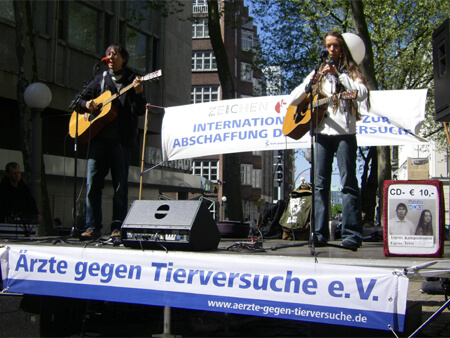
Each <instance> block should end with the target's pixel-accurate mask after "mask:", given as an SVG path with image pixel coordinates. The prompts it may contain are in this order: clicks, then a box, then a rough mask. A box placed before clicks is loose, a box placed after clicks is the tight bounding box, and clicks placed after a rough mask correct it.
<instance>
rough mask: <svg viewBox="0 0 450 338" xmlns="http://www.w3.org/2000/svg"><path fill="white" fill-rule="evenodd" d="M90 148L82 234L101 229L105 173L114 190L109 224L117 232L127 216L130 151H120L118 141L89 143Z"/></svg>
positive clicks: (101, 140)
mask: <svg viewBox="0 0 450 338" xmlns="http://www.w3.org/2000/svg"><path fill="white" fill-rule="evenodd" d="M90 147H91V148H90V152H89V159H88V163H87V185H86V230H88V229H95V230H100V229H101V228H102V227H103V224H102V190H103V187H104V186H105V177H106V175H108V172H109V170H111V178H112V184H113V188H114V196H113V221H114V222H113V223H114V224H117V226H116V227H115V228H117V229H119V228H120V225H121V224H122V222H123V220H124V219H125V216H126V215H127V212H128V167H129V164H130V159H131V149H130V148H127V147H122V146H121V145H120V144H119V142H118V141H115V140H109V139H101V138H97V139H95V140H93V141H92V143H91V145H90ZM113 230H114V229H113Z"/></svg>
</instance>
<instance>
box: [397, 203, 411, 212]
mask: <svg viewBox="0 0 450 338" xmlns="http://www.w3.org/2000/svg"><path fill="white" fill-rule="evenodd" d="M400 207H402V208H403V209H405V210H406V212H408V207H407V206H406V204H405V203H399V204H397V208H395V211H397V210H398V209H399V208H400Z"/></svg>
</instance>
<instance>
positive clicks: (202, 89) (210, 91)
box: [191, 86, 219, 103]
mask: <svg viewBox="0 0 450 338" xmlns="http://www.w3.org/2000/svg"><path fill="white" fill-rule="evenodd" d="M218 100H219V86H194V87H192V91H191V103H204V102H213V101H218Z"/></svg>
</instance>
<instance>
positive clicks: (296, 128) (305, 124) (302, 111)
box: [282, 90, 358, 140]
mask: <svg viewBox="0 0 450 338" xmlns="http://www.w3.org/2000/svg"><path fill="white" fill-rule="evenodd" d="M357 93H358V91H357V90H353V91H346V92H342V93H337V94H333V95H332V96H329V97H325V98H324V95H323V94H316V95H314V97H313V103H312V108H313V126H314V128H315V127H316V125H320V124H321V123H322V120H323V117H324V116H325V112H326V111H327V108H326V107H325V106H324V107H322V106H323V105H325V104H328V103H329V102H332V101H333V102H334V101H337V100H339V99H341V100H354V99H355V98H356V94H357ZM310 102H311V94H308V95H307V96H306V98H305V99H304V100H303V101H302V102H301V103H300V104H299V105H298V106H289V107H288V109H287V111H286V116H285V117H284V122H283V130H282V131H283V135H285V136H289V137H290V138H293V139H294V140H299V139H301V138H302V137H303V136H304V135H305V134H306V133H307V132H308V131H309V129H310V120H311V104H310ZM314 108H318V109H314ZM316 117H317V118H316Z"/></svg>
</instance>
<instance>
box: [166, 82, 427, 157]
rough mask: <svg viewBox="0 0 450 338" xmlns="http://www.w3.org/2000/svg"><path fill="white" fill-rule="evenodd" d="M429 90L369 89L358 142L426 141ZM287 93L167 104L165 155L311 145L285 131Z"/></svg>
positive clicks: (277, 148)
mask: <svg viewBox="0 0 450 338" xmlns="http://www.w3.org/2000/svg"><path fill="white" fill-rule="evenodd" d="M426 96H427V90H426V89H417V90H389V91H371V92H370V102H371V109H370V112H367V111H362V112H361V113H362V120H361V121H359V122H358V123H357V141H358V145H359V146H390V145H405V144H416V143H422V142H426V140H424V139H422V138H420V137H418V136H416V135H415V133H418V131H419V129H420V126H421V124H422V122H423V121H424V119H425V101H426ZM286 100H287V96H286V95H281V96H264V97H252V98H242V99H233V100H223V101H215V102H208V103H201V104H191V105H184V106H177V107H170V108H166V109H165V115H164V119H163V124H162V135H161V137H162V152H163V159H164V160H169V161H170V160H178V159H184V158H194V157H201V156H207V155H215V154H227V153H237V152H246V151H263V150H279V149H293V148H309V147H310V139H311V138H310V136H309V133H307V134H306V135H305V136H304V137H302V138H301V139H300V140H294V139H291V138H289V137H286V136H284V135H283V133H282V132H281V130H282V127H283V121H284V116H285V114H286V109H287V107H288V105H287V103H286Z"/></svg>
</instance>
